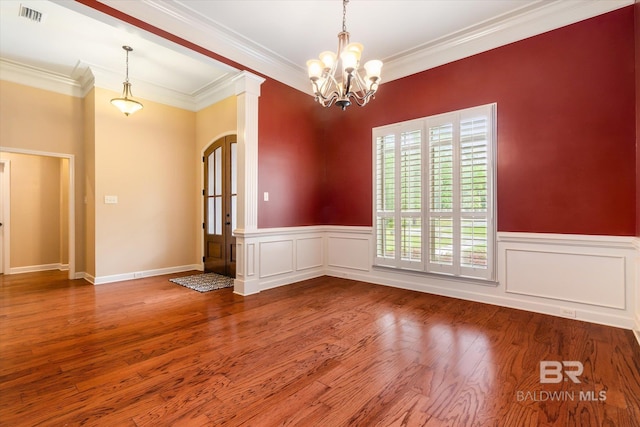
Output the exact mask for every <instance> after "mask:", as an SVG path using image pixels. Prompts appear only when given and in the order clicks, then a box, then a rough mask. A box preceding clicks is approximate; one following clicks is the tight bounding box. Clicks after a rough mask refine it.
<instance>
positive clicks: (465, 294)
mask: <svg viewBox="0 0 640 427" xmlns="http://www.w3.org/2000/svg"><path fill="white" fill-rule="evenodd" d="M327 275H329V276H333V277H341V278H348V279H353V280H358V281H362V282H367V283H373V284H376V285H382V286H391V287H394V288H399V289H406V290H411V291H417V292H424V293H429V294H433V295H440V296H444V297H450V298H457V299H462V300H466V301H473V302H479V303H483V304H491V305H497V306H500V307H507V308H513V309H517V310H525V311H531V312H534V313H540V314H547V315H551V316H556V317H566V318H570V319H574V320H580V321H585V322H590V323H597V324H601V325H606V326H614V327H619V328H624V329H633V327H634V326H633V320H632V319H630V318H629V317H628V316H625V315H624V314H617V313H612V312H604V311H602V310H597V309H589V308H587V307H584V306H581V307H580V308H579V309H576V310H575V311H576V316H575V317H573V316H566V315H563V310H564V309H565V308H566V304H564V305H563V304H562V303H557V304H556V303H555V301H551V300H546V301H544V302H535V301H528V300H525V299H519V298H517V297H507V296H502V295H504V294H496V295H492V294H489V293H486V292H483V291H484V288H486V287H482V288H479V287H478V284H477V283H476V282H473V281H469V282H468V283H466V282H465V281H464V280H461V279H455V281H453V280H446V279H438V278H432V277H426V276H425V277H422V278H412V277H411V276H409V275H402V274H401V273H393V272H392V273H379V272H358V271H355V270H350V271H345V270H336V269H333V270H331V271H329V272H327ZM394 276H395V278H394ZM465 287H466V288H467V289H464V288H465ZM474 288H475V289H479V291H477V292H474V291H472V290H470V289H474Z"/></svg>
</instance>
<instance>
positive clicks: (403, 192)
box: [399, 129, 422, 269]
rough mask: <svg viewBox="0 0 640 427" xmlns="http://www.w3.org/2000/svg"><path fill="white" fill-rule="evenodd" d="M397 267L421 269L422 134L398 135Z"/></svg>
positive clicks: (416, 132)
mask: <svg viewBox="0 0 640 427" xmlns="http://www.w3.org/2000/svg"><path fill="white" fill-rule="evenodd" d="M399 148H400V165H399V166H400V169H399V175H400V206H399V211H400V224H399V226H400V230H399V231H400V239H399V241H400V242H399V244H400V265H401V266H404V267H407V268H414V269H415V268H419V267H421V266H422V131H421V130H420V129H411V130H407V131H404V132H401V133H400V147H399Z"/></svg>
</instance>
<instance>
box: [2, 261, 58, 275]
mask: <svg viewBox="0 0 640 427" xmlns="http://www.w3.org/2000/svg"><path fill="white" fill-rule="evenodd" d="M50 270H60V271H67V270H69V264H61V263H54V264H42V265H28V266H25V267H12V268H9V271H8V272H7V274H21V273H34V272H37V271H50Z"/></svg>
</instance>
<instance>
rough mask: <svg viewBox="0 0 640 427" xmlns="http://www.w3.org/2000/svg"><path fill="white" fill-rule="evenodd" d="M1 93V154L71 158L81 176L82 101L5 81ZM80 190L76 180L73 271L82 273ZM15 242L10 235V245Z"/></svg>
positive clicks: (82, 249)
mask: <svg viewBox="0 0 640 427" xmlns="http://www.w3.org/2000/svg"><path fill="white" fill-rule="evenodd" d="M0 94H1V96H0V152H1V151H3V149H4V150H6V149H20V150H29V151H36V152H44V153H55V154H59V155H65V156H73V173H74V175H75V176H83V173H84V172H83V171H84V156H83V105H82V104H83V101H82V99H79V98H74V97H71V96H66V95H61V94H57V93H54V92H49V91H45V90H41V89H36V88H32V87H28V86H24V85H20V84H16V83H11V82H7V81H0ZM5 154H6V153H2V155H5ZM69 168H70V169H71V164H70V166H69ZM83 187H84V183H83V182H82V181H80V183H78V182H77V180H76V185H75V189H74V200H75V225H76V227H75V236H76V239H75V252H76V257H75V259H76V271H84V209H83V205H82V200H83V199H82V194H83V192H84V191H83ZM13 222H14V218H12V223H13ZM12 227H13V224H12ZM15 241H16V237H15V236H14V235H13V233H12V239H11V242H12V243H15ZM12 246H13V245H12ZM56 246H58V245H56ZM12 252H13V248H12ZM14 261H17V260H14V259H13V258H12V259H11V267H15V266H17V265H16V264H15V263H14Z"/></svg>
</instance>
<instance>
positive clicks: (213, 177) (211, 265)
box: [203, 135, 238, 278]
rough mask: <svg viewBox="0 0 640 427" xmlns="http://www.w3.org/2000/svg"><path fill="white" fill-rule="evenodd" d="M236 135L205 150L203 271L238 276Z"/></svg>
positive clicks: (218, 141)
mask: <svg viewBox="0 0 640 427" xmlns="http://www.w3.org/2000/svg"><path fill="white" fill-rule="evenodd" d="M237 147H238V145H237V138H236V135H228V136H225V137H222V138H220V139H218V140H216V141H215V142H214V143H213V144H211V146H209V148H207V150H206V151H205V152H204V157H203V161H204V191H203V196H204V199H205V200H204V218H205V222H204V224H203V225H204V257H203V261H204V270H205V272H213V273H218V274H222V275H225V276H229V277H234V278H235V276H236V255H237V254H236V239H235V237H234V236H233V230H234V229H235V228H236V224H237V222H236V220H237V209H236V208H237V201H238V179H237V178H238V175H237V163H238V162H237V158H238V156H237V153H238V150H237Z"/></svg>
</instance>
